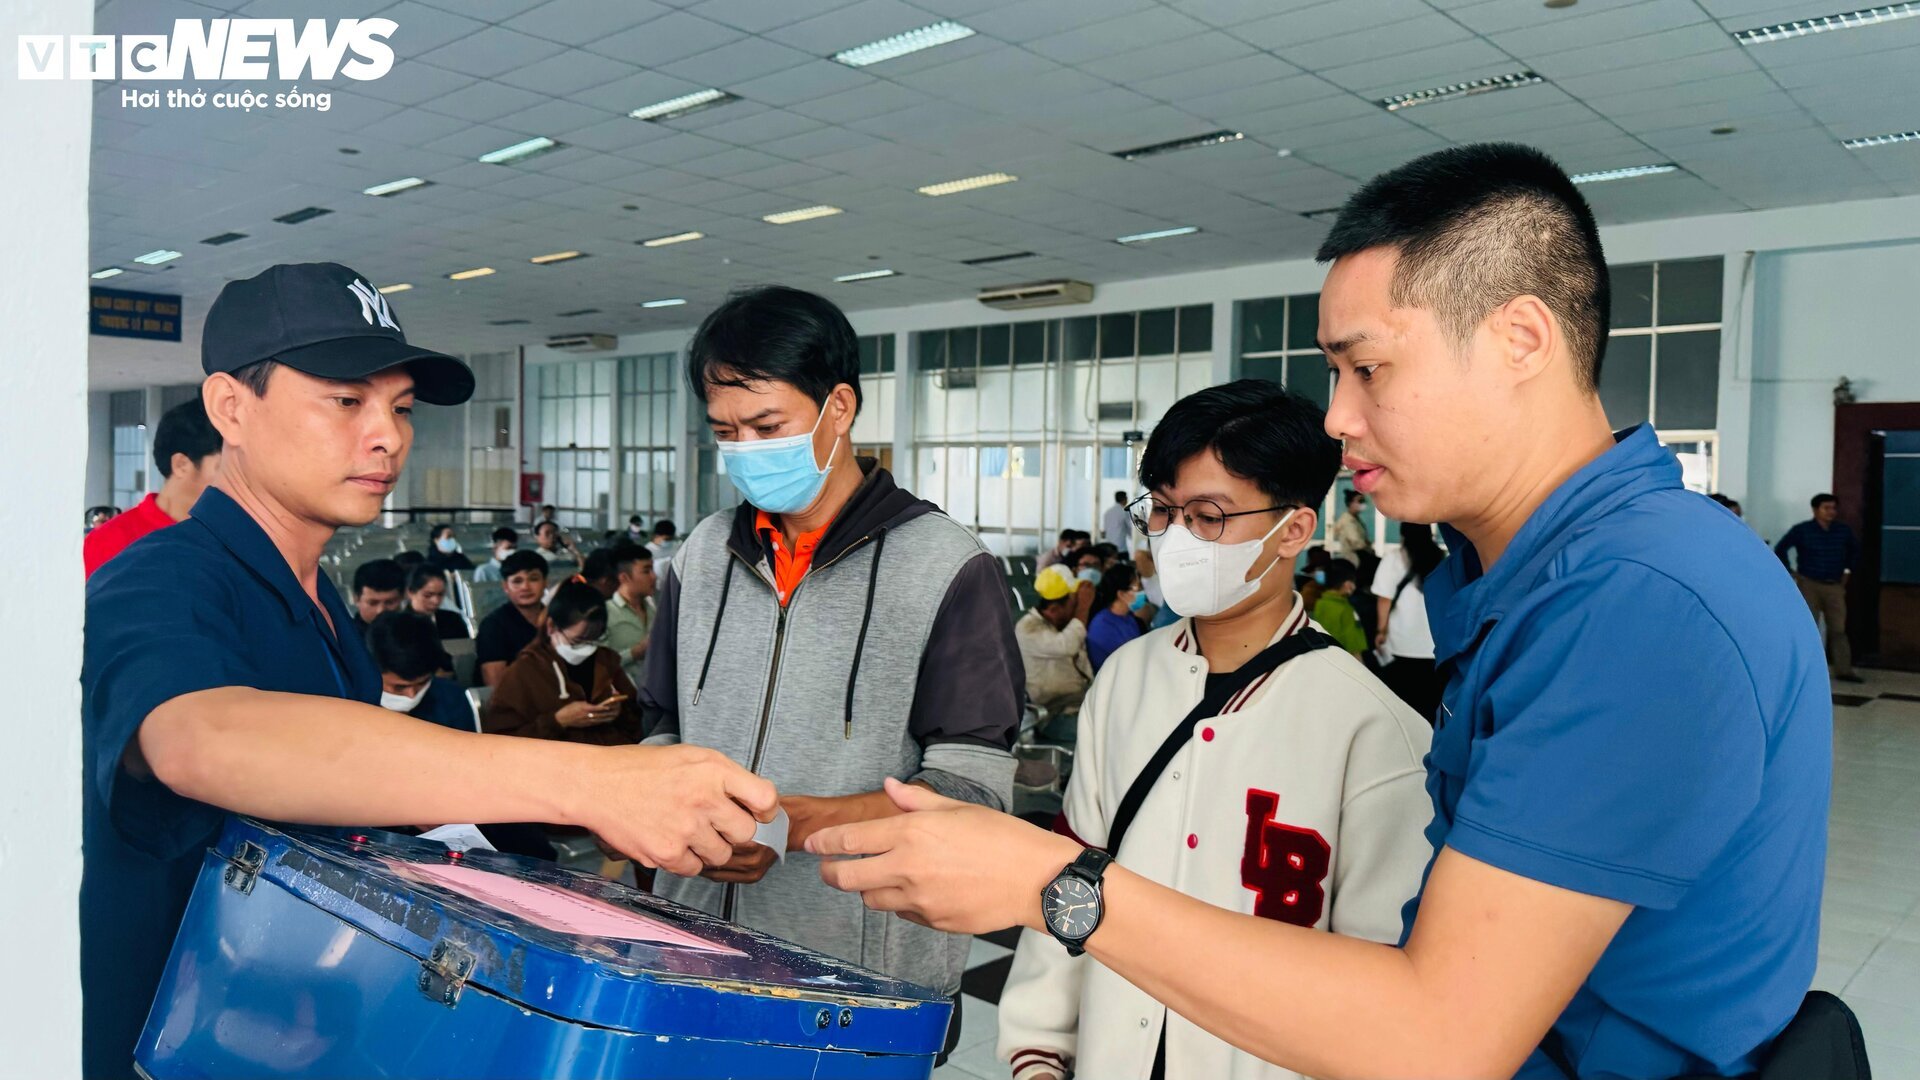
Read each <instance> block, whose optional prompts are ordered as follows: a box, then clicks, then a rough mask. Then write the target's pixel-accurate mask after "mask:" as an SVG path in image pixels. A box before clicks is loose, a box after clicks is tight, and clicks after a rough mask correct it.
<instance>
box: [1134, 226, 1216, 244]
mask: <svg viewBox="0 0 1920 1080" xmlns="http://www.w3.org/2000/svg"><path fill="white" fill-rule="evenodd" d="M1199 231H1200V230H1199V228H1197V227H1196V226H1193V225H1182V226H1180V227H1179V228H1177V229H1155V230H1154V231H1153V232H1143V233H1134V234H1133V235H1132V236H1122V237H1118V238H1116V239H1115V240H1114V243H1116V244H1143V243H1145V242H1147V241H1148V240H1164V239H1166V238H1167V237H1169V236H1186V235H1187V234H1189V233H1197V232H1199Z"/></svg>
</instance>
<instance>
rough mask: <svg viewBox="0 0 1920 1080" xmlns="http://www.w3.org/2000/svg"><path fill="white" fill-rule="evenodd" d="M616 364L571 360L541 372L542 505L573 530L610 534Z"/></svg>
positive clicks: (613, 362)
mask: <svg viewBox="0 0 1920 1080" xmlns="http://www.w3.org/2000/svg"><path fill="white" fill-rule="evenodd" d="M616 363H617V361H614V360H572V361H567V362H565V363H559V364H541V365H539V367H538V368H537V370H538V372H539V410H540V413H539V416H540V456H539V461H540V471H541V472H542V473H544V474H545V475H546V498H545V499H544V500H543V501H544V502H550V503H552V504H553V506H554V511H555V513H556V515H557V516H558V518H559V521H560V524H561V525H563V526H565V527H567V528H570V529H584V530H588V531H603V530H605V529H606V528H607V518H608V502H607V500H608V495H609V492H608V466H609V458H610V456H611V453H612V446H613V400H614V395H613V380H614V376H615V365H616Z"/></svg>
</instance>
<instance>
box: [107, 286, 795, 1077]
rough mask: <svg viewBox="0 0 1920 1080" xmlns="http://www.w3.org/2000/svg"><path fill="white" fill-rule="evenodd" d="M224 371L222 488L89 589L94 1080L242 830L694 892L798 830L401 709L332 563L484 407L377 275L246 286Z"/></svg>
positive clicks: (744, 786) (555, 750) (689, 762)
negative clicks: (436, 846)
mask: <svg viewBox="0 0 1920 1080" xmlns="http://www.w3.org/2000/svg"><path fill="white" fill-rule="evenodd" d="M202 364H203V366H204V367H205V368H206V370H207V379H206V382H205V383H204V384H203V385H202V386H201V391H200V393H201V399H202V400H203V401H204V403H205V405H206V409H207V416H208V419H209V420H210V421H211V422H212V424H213V426H214V427H215V428H216V429H218V430H219V432H220V434H221V436H222V438H223V440H224V443H225V452H224V455H223V459H222V476H221V479H220V481H219V482H218V483H217V484H216V485H215V486H213V487H209V488H208V489H207V490H206V492H205V494H203V495H202V496H201V497H200V499H199V501H198V502H196V503H195V504H194V505H193V509H192V511H191V512H190V515H189V516H188V518H187V520H185V521H183V522H181V523H180V524H178V525H176V526H174V527H173V528H170V529H165V530H162V531H160V532H156V533H153V534H152V535H150V536H148V537H145V538H143V539H141V540H140V541H138V542H136V543H135V544H133V545H132V546H130V547H129V548H127V550H126V551H124V552H122V553H121V555H120V556H119V557H118V558H116V559H115V560H114V561H113V562H111V563H108V564H107V565H106V566H104V567H102V568H101V569H100V570H99V571H98V572H97V573H95V574H94V575H93V577H92V578H91V579H90V580H89V581H88V583H87V630H86V650H85V661H84V663H83V666H82V670H81V681H82V685H83V690H84V696H83V703H82V739H83V742H84V753H85V761H86V768H87V776H86V785H85V791H84V795H83V807H84V815H85V824H84V854H85V876H84V878H83V880H82V883H81V889H80V926H81V937H80V954H81V961H80V964H81V984H82V989H83V990H84V994H85V996H84V1010H83V1015H84V1021H83V1030H84V1046H83V1062H82V1071H83V1074H84V1075H86V1076H88V1077H102V1076H129V1075H131V1074H132V1072H133V1068H132V1065H133V1054H134V1050H135V1043H136V1041H137V1039H138V1038H139V1035H140V1030H141V1025H142V1024H143V1022H144V1020H145V1017H146V1015H147V1009H148V1006H149V1004H150V1003H151V1002H152V1000H153V995H154V991H155V989H156V988H157V987H158V985H159V983H160V977H161V974H162V971H163V970H164V968H165V966H166V961H167V954H168V950H169V949H170V948H171V946H172V943H173V937H174V933H175V931H176V930H177V929H178V927H179V924H180V918H181V915H182V913H183V912H184V911H185V909H186V903H187V897H188V895H189V894H190V893H191V891H192V888H193V883H194V878H195V875H196V872H197V870H198V868H199V866H200V861H201V854H202V852H203V851H204V850H205V849H206V847H207V845H208V844H209V843H211V841H212V839H213V837H214V835H215V833H216V831H217V830H218V829H219V827H220V824H221V821H222V819H223V818H224V816H225V815H226V813H228V812H234V813H242V814H250V815H254V816H257V817H263V818H269V819H272V820H276V821H290V822H306V823H311V824H320V825H381V824H390V823H396V822H400V823H410V824H418V823H441V822H474V823H476V824H489V823H495V822H516V821H535V822H548V823H557V824H567V825H579V826H584V827H586V828H588V829H591V830H592V831H594V832H595V833H597V834H599V835H600V836H601V837H603V838H604V839H605V841H606V843H607V844H608V845H609V846H611V847H614V848H617V849H618V850H620V851H624V852H628V853H631V854H632V855H633V856H634V857H636V858H638V859H640V860H641V861H642V862H644V863H646V864H648V865H650V866H664V867H666V868H668V869H671V870H673V871H675V872H676V873H680V874H683V875H685V874H697V873H699V872H700V871H701V870H702V869H704V868H705V867H706V866H713V865H720V864H723V863H725V862H727V861H728V860H729V859H730V858H731V857H732V854H733V845H734V844H735V843H741V842H745V841H746V840H748V839H749V838H751V837H752V835H753V831H754V819H755V818H759V819H762V820H770V819H771V818H772V817H773V816H774V812H775V810H776V809H777V807H778V797H777V795H776V793H775V791H774V788H773V785H771V784H769V783H767V782H766V781H764V780H761V779H759V778H758V777H756V776H754V775H753V774H751V773H749V772H747V771H746V770H745V769H743V768H741V767H740V766H738V765H735V764H733V763H732V762H730V761H728V760H726V758H724V757H723V756H721V755H720V754H717V753H715V752H713V751H710V750H704V749H698V748H695V747H690V746H684V747H683V746H673V747H664V746H662V747H654V746H587V745H584V744H573V743H566V742H554V741H549V740H544V739H520V738H513V737H510V736H503V735H478V734H473V733H470V732H463V731H454V730H452V729H449V728H445V727H441V726H440V725H438V724H422V723H420V722H418V721H417V720H414V719H412V718H410V717H406V716H402V715H399V714H397V713H394V712H391V711H389V710H386V709H382V708H380V706H379V701H380V690H381V682H380V669H379V666H378V665H377V664H376V663H375V662H374V660H373V658H372V656H371V655H370V654H369V652H368V650H367V645H366V642H365V641H363V640H362V639H361V638H360V636H359V634H357V633H355V632H354V630H353V628H352V624H351V620H350V618H349V613H348V610H347V608H346V606H345V605H344V604H343V603H342V602H341V600H340V595H339V593H338V591H337V590H335V588H334V587H333V583H332V582H331V581H329V580H327V579H326V578H325V577H324V576H322V575H321V573H320V556H321V552H322V551H323V550H324V549H325V547H326V544H327V541H328V540H329V539H330V538H331V537H332V536H333V533H334V530H336V529H338V528H340V527H341V526H343V525H356V526H358V525H365V524H367V523H369V522H371V521H373V520H374V518H376V517H377V516H379V513H380V509H381V505H382V503H383V502H384V501H385V499H386V497H387V495H388V494H389V493H390V492H391V491H392V490H393V487H394V484H395V483H396V482H397V481H398V480H399V478H400V472H401V470H402V468H404V467H405V465H406V461H407V452H408V451H409V450H410V449H411V448H412V444H413V421H412V419H411V414H412V412H413V405H414V402H415V401H416V400H419V401H425V402H429V403H432V404H440V405H455V404H459V403H461V402H464V401H466V400H467V398H468V397H469V396H470V395H471V394H472V393H473V373H472V372H471V371H469V370H468V369H467V367H466V365H465V364H463V363H461V362H460V361H458V360H456V359H454V358H453V357H450V356H446V355H443V354H441V353H436V352H433V351H431V350H427V349H422V348H419V347H417V346H414V345H410V344H408V343H407V340H406V337H405V335H404V334H402V333H401V331H400V323H399V320H397V319H396V318H394V315H393V312H392V310H391V309H390V308H389V307H388V306H387V302H386V298H385V297H383V296H381V295H380V293H379V292H378V291H377V290H375V289H374V288H373V287H372V286H371V285H369V284H368V282H367V280H366V279H365V278H364V277H361V276H360V275H358V274H356V273H354V272H353V271H352V270H349V269H347V268H346V267H344V266H339V265H337V264H333V263H311V264H306V265H299V266H275V267H272V268H270V269H268V270H267V271H266V272H265V273H262V274H260V275H259V276H258V277H253V278H249V279H247V280H245V281H236V282H232V283H230V284H228V285H227V287H226V288H225V289H224V290H222V291H221V293H220V296H219V298H218V299H217V300H215V301H214V304H213V307H212V308H211V309H210V310H209V311H208V313H207V323H206V327H205V330H204V333H203V341H202Z"/></svg>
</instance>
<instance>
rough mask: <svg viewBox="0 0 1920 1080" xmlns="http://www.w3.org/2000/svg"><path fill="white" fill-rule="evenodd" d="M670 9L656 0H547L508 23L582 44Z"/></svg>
mask: <svg viewBox="0 0 1920 1080" xmlns="http://www.w3.org/2000/svg"><path fill="white" fill-rule="evenodd" d="M671 10H672V9H671V8H669V7H667V6H666V5H664V4H658V3H654V2H653V0H548V2H546V3H542V4H541V5H540V6H539V7H536V8H533V9H532V10H530V11H528V12H526V13H524V14H521V15H516V16H514V17H513V18H511V19H508V20H507V22H506V26H507V28H508V29H510V30H518V31H520V32H521V33H523V34H532V35H533V36H534V37H541V38H546V39H547V40H548V41H558V42H560V43H561V44H563V45H575V46H583V45H589V44H592V43H593V42H596V41H599V40H600V39H602V38H606V37H611V36H612V35H614V34H616V33H619V32H621V31H623V30H628V29H631V28H633V27H635V26H638V25H639V24H641V23H643V22H646V21H647V20H649V19H655V18H658V17H660V16H662V15H665V14H667V13H668V12H670V11H671Z"/></svg>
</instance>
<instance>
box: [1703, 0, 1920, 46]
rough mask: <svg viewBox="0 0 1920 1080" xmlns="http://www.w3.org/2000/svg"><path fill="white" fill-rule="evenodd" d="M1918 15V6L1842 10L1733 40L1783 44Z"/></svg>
mask: <svg viewBox="0 0 1920 1080" xmlns="http://www.w3.org/2000/svg"><path fill="white" fill-rule="evenodd" d="M1916 15H1920V4H1916V3H1906V4H1883V5H1881V6H1880V7H1870V8H1862V9H1860V10H1859V11H1843V12H1841V13H1840V14H1838V15H1822V16H1820V17H1819V18H1817V19H1796V20H1794V21H1793V22H1783V23H1774V24H1773V25H1772V26H1756V27H1753V28H1752V29H1749V30H1737V31H1735V32H1734V35H1733V40H1735V41H1737V42H1739V43H1740V44H1742V45H1763V44H1765V43H1767V42H1769V41H1785V40H1786V39H1788V38H1796V37H1804V36H1806V35H1808V34H1824V33H1826V32H1827V31H1829V30H1855V29H1858V28H1860V27H1862V26H1876V25H1878V24H1880V23H1889V22H1896V21H1898V20H1900V19H1911V18H1913V17H1914V16H1916Z"/></svg>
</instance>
